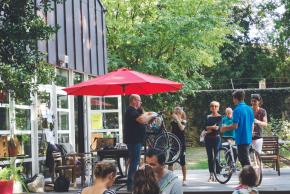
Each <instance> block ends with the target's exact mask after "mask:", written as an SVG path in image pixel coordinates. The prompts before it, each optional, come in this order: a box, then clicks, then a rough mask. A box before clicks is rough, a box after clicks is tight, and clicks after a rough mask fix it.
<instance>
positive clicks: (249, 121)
mask: <svg viewBox="0 0 290 194" xmlns="http://www.w3.org/2000/svg"><path fill="white" fill-rule="evenodd" d="M244 99H245V92H244V90H236V91H235V92H234V93H233V103H234V104H235V105H237V106H236V108H235V110H234V114H233V124H232V125H230V126H223V127H222V128H221V132H225V131H229V130H233V129H236V131H235V132H236V144H237V145H238V157H239V161H240V163H241V164H242V166H245V165H250V160H249V148H250V144H251V143H252V131H253V124H254V112H253V110H252V108H251V107H250V106H248V105H246V103H245V102H244Z"/></svg>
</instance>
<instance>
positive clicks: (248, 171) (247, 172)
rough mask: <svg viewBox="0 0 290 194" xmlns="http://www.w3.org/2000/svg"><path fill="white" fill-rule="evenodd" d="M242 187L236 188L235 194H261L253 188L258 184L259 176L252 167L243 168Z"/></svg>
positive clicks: (241, 175)
mask: <svg viewBox="0 0 290 194" xmlns="http://www.w3.org/2000/svg"><path fill="white" fill-rule="evenodd" d="M239 179H240V185H239V186H238V187H236V188H235V190H234V192H233V194H257V193H259V192H258V191H257V190H256V189H254V188H253V187H254V186H255V185H256V183H257V175H256V172H255V170H254V168H253V167H252V166H250V165H246V166H244V167H243V169H242V171H241V173H240V175H239Z"/></svg>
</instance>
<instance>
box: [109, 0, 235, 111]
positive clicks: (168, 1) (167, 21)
mask: <svg viewBox="0 0 290 194" xmlns="http://www.w3.org/2000/svg"><path fill="white" fill-rule="evenodd" d="M234 3H235V1H229V0H222V1H211V0H201V1H184V0H162V1H157V0H129V1H125V0H122V1H120V0H104V4H105V5H106V7H107V9H108V12H107V14H106V19H107V21H106V22H107V27H108V49H109V52H108V58H109V68H110V69H111V70H112V69H116V68H119V67H129V68H132V69H134V70H137V71H142V72H145V73H149V74H154V75H157V76H161V77H164V78H167V79H171V80H175V81H178V82H182V83H183V84H184V88H183V90H182V91H181V92H179V93H178V95H174V94H170V93H169V94H160V95H154V97H152V98H147V99H146V100H148V101H149V102H148V103H146V104H147V105H148V104H151V105H152V107H153V106H154V108H155V109H156V108H161V107H162V108H165V107H164V106H174V102H181V101H183V99H185V98H186V96H187V95H189V94H193V93H194V90H197V89H199V88H202V87H208V86H209V85H208V81H207V79H206V78H205V77H204V76H203V75H202V72H201V69H202V67H204V66H214V65H216V64H217V62H218V61H220V53H219V48H220V47H221V46H222V45H223V44H224V43H225V42H227V38H226V36H227V35H229V34H232V33H233V31H234V30H235V24H230V22H229V21H230V20H231V18H230V15H231V14H230V12H231V10H232V9H231V7H232V6H233V4H234ZM166 102H168V103H167V105H166ZM169 102H170V103H169Z"/></svg>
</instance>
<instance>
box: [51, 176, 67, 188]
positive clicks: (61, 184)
mask: <svg viewBox="0 0 290 194" xmlns="http://www.w3.org/2000/svg"><path fill="white" fill-rule="evenodd" d="M69 185H70V181H69V179H67V178H66V177H65V176H63V175H61V176H59V177H57V179H56V180H55V182H54V191H56V192H67V191H68V189H69Z"/></svg>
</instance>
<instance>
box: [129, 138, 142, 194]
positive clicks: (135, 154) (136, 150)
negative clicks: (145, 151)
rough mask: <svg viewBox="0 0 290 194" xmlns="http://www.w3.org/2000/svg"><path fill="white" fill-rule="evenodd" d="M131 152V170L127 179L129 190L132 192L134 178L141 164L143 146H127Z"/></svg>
mask: <svg viewBox="0 0 290 194" xmlns="http://www.w3.org/2000/svg"><path fill="white" fill-rule="evenodd" d="M127 147H128V152H129V161H130V164H129V170H128V179H127V190H128V191H132V188H133V177H134V174H135V172H136V170H137V167H138V165H139V163H140V155H141V147H142V144H141V143H139V144H127Z"/></svg>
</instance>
